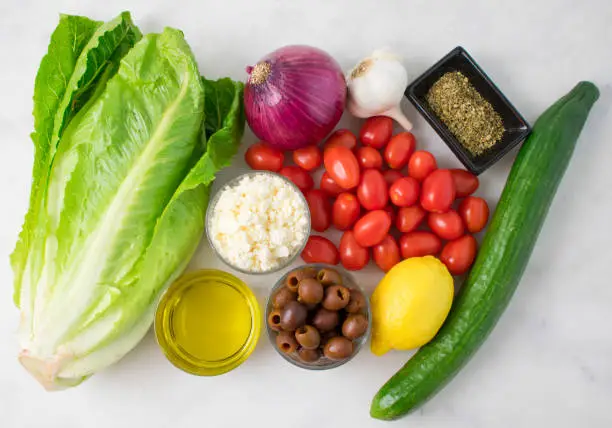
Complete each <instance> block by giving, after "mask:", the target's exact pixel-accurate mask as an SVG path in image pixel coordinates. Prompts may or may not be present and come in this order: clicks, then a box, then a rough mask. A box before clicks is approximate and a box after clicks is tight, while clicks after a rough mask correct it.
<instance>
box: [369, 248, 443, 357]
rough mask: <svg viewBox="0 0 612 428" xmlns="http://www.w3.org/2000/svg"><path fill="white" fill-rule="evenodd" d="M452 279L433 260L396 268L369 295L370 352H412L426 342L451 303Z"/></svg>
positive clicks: (413, 260) (417, 259) (416, 259)
mask: <svg viewBox="0 0 612 428" xmlns="http://www.w3.org/2000/svg"><path fill="white" fill-rule="evenodd" d="M454 292H455V289H454V286H453V277H452V276H451V275H450V273H449V272H448V270H447V269H446V267H445V266H444V264H442V263H440V260H438V259H436V258H435V257H432V256H426V257H412V258H410V259H407V260H404V261H402V262H400V263H398V264H397V265H395V266H394V267H393V268H392V269H391V270H390V271H389V272H387V274H386V275H385V277H384V278H383V279H382V281H381V282H380V283H379V284H378V286H377V287H376V289H375V290H374V293H373V294H372V343H371V348H372V352H373V353H374V354H375V355H383V354H385V353H386V352H388V351H389V350H391V349H402V350H408V349H414V348H417V347H419V346H422V345H424V344H425V343H427V342H429V341H430V340H431V339H432V338H433V337H434V336H435V334H436V333H437V332H438V330H439V329H440V327H441V326H442V323H443V322H444V320H445V319H446V316H447V315H448V312H449V310H450V308H451V304H452V302H453V294H454Z"/></svg>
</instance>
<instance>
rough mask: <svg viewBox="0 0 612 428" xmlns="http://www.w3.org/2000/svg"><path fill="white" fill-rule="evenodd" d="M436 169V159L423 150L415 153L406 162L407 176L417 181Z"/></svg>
mask: <svg viewBox="0 0 612 428" xmlns="http://www.w3.org/2000/svg"><path fill="white" fill-rule="evenodd" d="M436 169H438V163H437V162H436V158H435V157H434V155H432V154H431V153H429V152H426V151H425V150H420V151H416V152H414V153H413V154H412V156H410V160H409V161H408V175H409V176H411V177H413V178H416V179H417V180H419V181H423V180H425V177H427V176H428V175H429V174H431V173H432V172H434V171H435V170H436Z"/></svg>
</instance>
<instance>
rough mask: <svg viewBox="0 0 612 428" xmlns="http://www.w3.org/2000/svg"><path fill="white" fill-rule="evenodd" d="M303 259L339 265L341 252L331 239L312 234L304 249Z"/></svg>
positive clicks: (310, 261)
mask: <svg viewBox="0 0 612 428" xmlns="http://www.w3.org/2000/svg"><path fill="white" fill-rule="evenodd" d="M302 260H304V261H305V262H306V263H326V264H329V265H337V264H338V262H339V261H340V254H339V253H338V249H337V248H336V246H335V245H334V243H333V242H331V241H330V240H329V239H327V238H324V237H323V236H317V235H312V236H310V237H309V238H308V242H306V246H305V247H304V250H302Z"/></svg>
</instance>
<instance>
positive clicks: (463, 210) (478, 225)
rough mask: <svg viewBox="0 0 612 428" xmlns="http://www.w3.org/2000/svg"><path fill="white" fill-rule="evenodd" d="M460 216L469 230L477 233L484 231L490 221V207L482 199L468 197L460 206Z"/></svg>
mask: <svg viewBox="0 0 612 428" xmlns="http://www.w3.org/2000/svg"><path fill="white" fill-rule="evenodd" d="M459 215H460V216H461V218H462V219H463V222H464V223H465V226H466V228H467V230H469V231H470V232H471V233H477V232H480V231H481V230H482V229H484V228H485V226H486V225H487V221H489V205H488V204H487V201H485V200H484V199H482V198H479V197H476V196H468V197H467V198H465V199H464V200H463V201H461V203H460V204H459Z"/></svg>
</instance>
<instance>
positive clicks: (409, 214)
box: [395, 205, 427, 233]
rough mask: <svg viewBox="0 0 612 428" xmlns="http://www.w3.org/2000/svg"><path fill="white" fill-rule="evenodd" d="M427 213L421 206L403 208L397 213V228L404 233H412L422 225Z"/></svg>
mask: <svg viewBox="0 0 612 428" xmlns="http://www.w3.org/2000/svg"><path fill="white" fill-rule="evenodd" d="M426 215H427V212H426V211H425V210H424V209H423V208H421V206H420V205H413V206H411V207H402V208H400V209H399V211H398V212H397V220H396V221H395V227H397V230H399V231H400V232H402V233H408V232H412V231H413V230H416V228H417V227H419V226H420V225H421V223H422V222H423V220H425V216H426Z"/></svg>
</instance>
